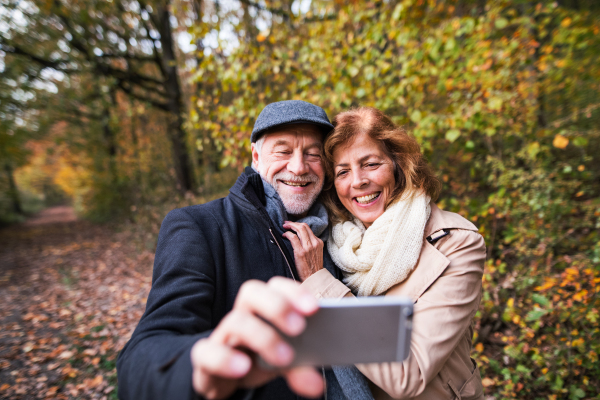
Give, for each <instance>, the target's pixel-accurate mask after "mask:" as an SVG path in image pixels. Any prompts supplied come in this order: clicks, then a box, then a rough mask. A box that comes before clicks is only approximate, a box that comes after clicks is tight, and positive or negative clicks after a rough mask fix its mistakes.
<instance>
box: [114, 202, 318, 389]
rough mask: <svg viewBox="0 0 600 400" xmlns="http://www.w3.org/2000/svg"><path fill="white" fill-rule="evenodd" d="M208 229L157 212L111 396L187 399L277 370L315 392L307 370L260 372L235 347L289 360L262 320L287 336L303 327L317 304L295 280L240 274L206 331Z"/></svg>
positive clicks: (254, 383) (211, 265) (245, 384)
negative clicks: (142, 291) (145, 288)
mask: <svg viewBox="0 0 600 400" xmlns="http://www.w3.org/2000/svg"><path fill="white" fill-rule="evenodd" d="M210 223H213V224H214V221H207V224H210ZM213 226H214V225H213ZM212 236H213V237H212V239H213V242H212V243H211V241H210V240H208V238H207V237H206V236H205V235H204V232H203V230H202V229H200V226H198V223H197V222H196V221H195V220H194V219H193V218H191V216H190V215H189V214H188V213H187V212H186V211H185V210H183V209H180V210H174V211H172V212H171V213H169V215H167V217H166V218H165V220H164V222H163V225H162V226H161V231H160V234H159V240H158V246H157V251H156V257H155V265H154V275H153V278H152V289H151V291H150V295H149V297H148V303H147V306H146V312H145V313H144V316H143V317H142V319H141V321H140V323H139V325H138V327H137V328H136V330H135V332H134V334H133V336H132V338H131V340H130V341H129V343H128V344H127V345H126V346H125V348H124V349H123V351H122V352H121V354H120V355H119V359H118V361H117V371H118V378H119V398H121V399H142V398H143V399H171V398H176V399H194V398H198V396H197V393H198V394H202V396H203V397H205V398H211V399H214V398H225V397H228V396H230V395H231V394H233V393H234V392H235V391H236V390H237V389H238V388H242V389H243V388H252V387H258V386H261V385H263V384H265V383H267V382H268V381H269V380H271V379H273V378H274V377H276V376H277V375H279V374H283V375H284V376H285V378H286V380H287V381H288V384H289V386H290V388H291V389H292V390H293V391H295V392H296V393H298V394H300V395H302V396H305V397H314V396H318V395H320V394H321V393H322V391H323V381H322V379H321V376H320V374H318V373H317V372H316V371H315V370H313V369H311V368H294V369H290V370H284V371H283V372H272V371H263V370H261V369H259V368H258V367H257V366H256V364H255V363H254V360H253V359H252V358H250V357H249V356H248V354H247V353H246V352H243V351H240V349H241V348H243V349H247V350H250V351H251V352H253V353H256V354H257V355H259V356H261V357H262V358H264V359H265V360H266V361H267V362H269V363H270V364H272V365H275V366H279V367H285V366H287V365H288V364H289V363H290V362H291V361H292V359H293V350H292V349H291V347H290V346H289V345H288V344H287V343H285V342H284V341H283V339H282V338H281V337H280V335H279V334H278V333H277V332H276V331H275V330H274V329H273V327H272V326H271V325H269V324H267V323H266V322H265V321H268V322H270V323H271V324H272V325H273V326H275V327H277V328H278V329H279V330H281V331H282V332H284V333H286V334H288V335H292V336H293V335H297V334H299V333H300V332H302V330H304V327H305V320H304V317H305V316H307V315H310V314H312V313H314V312H315V311H316V310H317V307H318V306H317V303H316V301H315V300H314V298H313V297H312V295H310V293H308V292H306V291H305V290H304V289H302V288H301V287H300V286H299V285H298V284H296V283H295V282H293V281H291V280H289V279H285V278H273V279H271V280H270V281H269V282H268V283H266V284H265V283H264V282H260V281H247V282H246V283H244V284H243V285H242V287H241V288H240V292H239V293H238V295H237V296H236V300H235V304H234V307H233V309H232V310H231V311H230V312H229V313H228V314H227V315H226V316H225V317H224V318H223V320H222V321H220V322H219V324H218V325H217V326H216V327H215V328H214V330H212V331H211V327H212V326H211V323H212V322H211V321H212V319H213V316H212V309H213V303H214V290H215V289H214V277H215V268H219V266H218V265H216V262H215V259H214V258H213V254H212V252H211V251H212V250H214V249H213V248H217V251H218V248H219V246H221V247H222V244H221V243H216V242H214V241H215V240H220V239H218V238H215V237H214V236H215V235H212Z"/></svg>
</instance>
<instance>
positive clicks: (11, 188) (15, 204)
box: [4, 162, 23, 214]
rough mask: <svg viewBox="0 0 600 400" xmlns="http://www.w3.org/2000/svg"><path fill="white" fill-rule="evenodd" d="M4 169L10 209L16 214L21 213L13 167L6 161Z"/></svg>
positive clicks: (21, 208)
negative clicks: (10, 204)
mask: <svg viewBox="0 0 600 400" xmlns="http://www.w3.org/2000/svg"><path fill="white" fill-rule="evenodd" d="M4 170H5V171H6V176H7V177H8V196H9V197H10V200H11V202H12V209H13V211H14V212H15V213H17V214H23V207H21V199H20V198H19V190H18V189H17V184H16V183H15V177H14V176H13V169H12V167H11V166H10V164H9V163H8V162H6V163H5V164H4Z"/></svg>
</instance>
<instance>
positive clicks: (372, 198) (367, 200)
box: [354, 192, 381, 206]
mask: <svg viewBox="0 0 600 400" xmlns="http://www.w3.org/2000/svg"><path fill="white" fill-rule="evenodd" d="M380 194H381V192H376V193H372V194H367V195H364V196H359V197H355V198H354V200H355V201H356V202H357V203H358V204H360V205H364V206H370V205H372V204H373V203H375V202H376V201H377V200H378V199H379V195H380Z"/></svg>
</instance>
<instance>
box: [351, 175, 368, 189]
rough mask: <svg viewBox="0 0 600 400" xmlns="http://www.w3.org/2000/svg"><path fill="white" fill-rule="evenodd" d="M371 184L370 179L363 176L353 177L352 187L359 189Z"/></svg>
mask: <svg viewBox="0 0 600 400" xmlns="http://www.w3.org/2000/svg"><path fill="white" fill-rule="evenodd" d="M368 184H369V179H368V178H367V177H366V176H364V175H362V174H354V175H353V176H352V187H353V188H355V189H359V188H362V187H365V186H367V185H368Z"/></svg>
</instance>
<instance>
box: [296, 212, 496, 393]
mask: <svg viewBox="0 0 600 400" xmlns="http://www.w3.org/2000/svg"><path fill="white" fill-rule="evenodd" d="M442 229H449V230H450V234H449V235H447V236H445V237H443V238H441V239H440V240H438V241H437V242H436V243H434V244H433V245H432V244H430V243H429V242H427V241H426V240H424V241H423V249H422V250H421V255H420V257H419V261H418V263H417V265H416V267H415V269H414V270H413V271H412V273H411V274H410V275H409V277H408V278H407V279H406V280H405V281H404V282H401V283H399V284H398V285H396V286H393V287H392V288H390V289H389V290H388V291H387V292H386V293H385V295H386V296H408V297H410V298H412V299H413V300H414V303H415V305H414V316H413V332H412V342H411V349H410V355H409V357H408V358H407V359H406V360H404V362H402V363H383V364H359V365H357V367H358V369H359V370H360V371H361V372H362V373H363V374H364V375H365V376H366V377H367V378H368V379H369V380H370V381H371V382H370V386H371V390H372V392H373V395H374V397H375V399H377V400H380V399H418V400H438V399H439V400H450V399H460V400H479V399H483V387H482V385H481V376H480V374H479V369H478V368H477V364H476V363H475V361H474V360H472V359H471V357H470V351H471V340H472V337H473V327H472V321H473V317H474V316H475V312H476V311H477V308H478V307H479V302H480V300H481V277H482V275H483V266H484V262H485V257H486V250H485V242H484V240H483V237H482V236H481V235H480V234H479V233H478V232H477V228H476V227H475V225H473V224H472V223H470V222H469V221H467V220H466V219H464V218H463V217H461V216H460V215H458V214H455V213H451V212H447V211H442V210H440V209H439V208H438V207H437V206H436V205H435V204H432V205H431V215H430V217H429V220H428V222H427V225H426V227H425V237H428V236H430V235H432V234H434V233H436V232H439V231H441V230H442ZM302 285H303V286H304V287H306V288H308V289H309V290H310V291H311V292H312V293H313V294H314V295H315V296H316V297H317V298H340V297H344V296H352V294H351V293H350V292H349V289H348V288H347V287H346V286H345V285H344V284H343V283H341V282H340V281H338V280H337V279H335V278H334V277H333V276H332V275H331V274H330V273H329V272H328V271H327V270H325V269H322V270H320V271H318V272H317V273H315V274H313V275H312V276H310V277H309V278H308V279H307V280H306V281H304V283H303V284H302Z"/></svg>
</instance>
